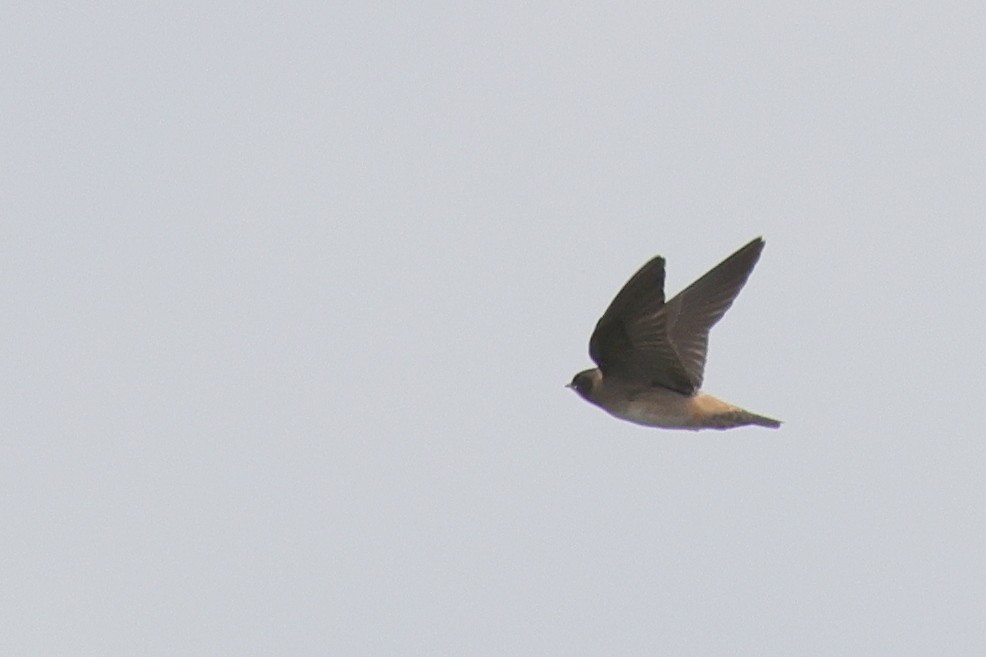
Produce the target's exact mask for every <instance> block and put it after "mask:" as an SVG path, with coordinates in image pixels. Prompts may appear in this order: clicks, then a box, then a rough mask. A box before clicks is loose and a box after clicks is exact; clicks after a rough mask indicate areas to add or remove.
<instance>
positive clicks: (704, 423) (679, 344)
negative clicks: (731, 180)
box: [568, 237, 781, 431]
mask: <svg viewBox="0 0 986 657" xmlns="http://www.w3.org/2000/svg"><path fill="white" fill-rule="evenodd" d="M763 247H764V241H763V238H760V237H758V238H756V239H755V240H753V241H752V242H750V243H749V244H747V245H746V246H744V247H743V248H741V249H740V250H738V251H737V252H736V253H734V254H733V255H731V256H729V257H728V258H726V259H725V260H723V261H722V262H720V263H719V264H718V265H716V266H715V267H714V268H713V269H712V270H711V271H709V272H708V273H707V274H705V275H704V276H702V277H701V278H699V279H698V280H697V281H695V282H694V283H692V284H691V285H689V286H688V287H686V288H685V289H684V290H682V291H681V292H679V293H678V295H677V296H676V297H674V298H673V299H671V301H668V302H667V303H665V302H664V258H662V257H661V256H657V257H655V258H653V259H652V260H651V261H650V262H648V263H647V264H645V265H644V266H643V267H641V268H640V270H639V271H638V272H637V273H636V274H634V275H633V277H632V278H631V279H630V280H629V281H627V283H626V285H624V286H623V289H621V290H620V292H619V294H617V295H616V298H615V299H613V302H612V303H610V304H609V308H607V309H606V312H605V313H604V314H603V316H602V318H601V319H600V320H599V322H597V323H596V329H595V331H593V332H592V337H591V338H590V339H589V355H590V356H591V357H592V360H593V361H595V363H596V365H598V366H599V367H597V368H594V369H590V370H585V371H582V372H579V373H578V374H576V375H575V378H573V379H572V382H571V383H570V384H568V387H569V388H573V389H574V390H575V391H576V392H577V393H579V395H581V396H582V398H583V399H585V400H586V401H588V402H590V403H592V404H595V405H596V406H599V407H600V408H602V409H603V410H604V411H606V412H607V413H609V414H611V415H614V416H616V417H618V418H620V419H623V420H628V421H630V422H635V423H636V424H642V425H644V426H649V427H661V428H664V429H689V430H692V431H697V430H699V429H732V428H733V427H741V426H745V425H748V424H754V425H758V426H761V427H770V428H772V429H776V428H777V427H779V426H781V423H780V422H779V421H778V420H774V419H772V418H769V417H765V416H763V415H757V414H756V413H751V412H750V411H747V410H745V409H742V408H740V407H739V406H734V405H733V404H730V403H728V402H725V401H723V400H721V399H717V398H715V397H713V396H712V395H710V394H707V393H705V392H702V390H701V387H702V376H703V371H704V370H705V353H706V350H707V349H708V344H709V329H711V328H712V327H713V326H714V325H715V324H716V322H718V321H719V320H720V319H722V316H723V315H724V314H726V311H727V310H728V309H729V307H730V306H731V305H733V300H734V299H735V298H736V295H737V294H739V291H740V290H741V289H742V288H743V285H744V284H745V283H746V279H747V278H748V277H749V275H750V272H751V271H753V267H754V265H756V264H757V260H759V259H760V252H761V251H762V250H763Z"/></svg>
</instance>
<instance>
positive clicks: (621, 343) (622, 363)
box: [589, 256, 697, 395]
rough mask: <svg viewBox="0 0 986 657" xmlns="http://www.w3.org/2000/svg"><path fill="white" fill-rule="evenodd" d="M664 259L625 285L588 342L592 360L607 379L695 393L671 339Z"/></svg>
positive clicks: (652, 261) (651, 264)
mask: <svg viewBox="0 0 986 657" xmlns="http://www.w3.org/2000/svg"><path fill="white" fill-rule="evenodd" d="M663 308H664V258H662V257H660V256H658V257H656V258H654V259H652V260H651V261H650V262H648V263H647V264H645V265H644V266H643V267H641V268H640V270H639V271H637V273H636V274H634V275H633V277H632V278H630V280H629V281H627V283H626V285H624V286H623V289H621V290H620V292H619V294H617V295H616V298H615V299H613V302H612V303H610V304H609V308H607V309H606V312H605V313H604V314H603V316H602V318H601V319H600V320H599V322H598V323H596V329H595V331H593V333H592V338H590V340H589V355H590V356H591V357H592V360H594V361H595V362H596V364H597V365H599V369H600V370H602V372H603V375H604V376H615V377H618V378H621V379H624V380H625V381H632V382H639V383H640V384H641V385H660V386H664V387H666V388H671V389H672V390H677V391H679V392H681V393H682V394H686V395H688V394H691V393H693V392H694V391H695V390H696V389H697V386H695V385H693V384H692V382H691V380H690V378H689V376H688V373H687V371H686V370H685V368H684V366H683V365H682V364H681V361H680V360H679V358H678V355H677V353H676V352H675V347H674V345H673V344H672V342H671V341H670V340H669V339H668V336H669V331H668V322H667V318H668V315H667V314H666V313H664V312H662V309H663Z"/></svg>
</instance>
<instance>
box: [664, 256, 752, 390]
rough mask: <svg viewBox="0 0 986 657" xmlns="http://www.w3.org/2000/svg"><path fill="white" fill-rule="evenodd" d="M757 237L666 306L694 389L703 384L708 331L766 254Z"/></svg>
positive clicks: (670, 329) (677, 349) (667, 320)
mask: <svg viewBox="0 0 986 657" xmlns="http://www.w3.org/2000/svg"><path fill="white" fill-rule="evenodd" d="M763 247H764V241H763V238H760V237H758V238H757V239H755V240H753V241H752V242H750V243H749V244H747V245H746V246H744V247H743V248H741V249H740V250H739V251H737V252H736V253H734V254H733V255H731V256H729V257H728V258H726V259H725V260H723V261H722V262H720V263H719V264H718V265H716V266H715V267H714V268H713V269H712V270H711V271H709V273H707V274H705V275H704V276H702V278H700V279H698V280H697V281H695V282H694V283H692V284H691V285H689V286H688V287H686V288H685V289H684V290H682V291H681V292H679V293H678V295H677V296H675V298H673V299H671V301H669V302H668V303H667V304H665V306H664V309H663V312H662V315H664V316H665V323H666V325H667V329H668V333H669V335H670V337H671V342H672V343H673V345H674V350H675V352H676V353H677V355H678V358H679V359H680V362H681V364H682V365H683V366H684V368H685V371H686V372H687V373H688V379H689V380H690V381H691V382H692V384H693V385H694V386H695V388H699V387H701V385H702V375H703V372H704V370H705V354H706V351H707V349H708V346H709V329H711V328H712V327H713V326H714V325H715V323H716V322H718V321H719V320H720V319H722V316H723V315H724V314H726V311H727V310H729V307H730V306H731V305H733V300H734V299H735V298H736V295H737V294H739V291H740V290H741V289H743V285H744V284H745V283H746V279H747V278H748V277H749V276H750V272H751V271H753V267H754V265H756V264H757V260H759V259H760V252H761V251H763Z"/></svg>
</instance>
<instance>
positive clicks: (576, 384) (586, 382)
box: [565, 369, 602, 399]
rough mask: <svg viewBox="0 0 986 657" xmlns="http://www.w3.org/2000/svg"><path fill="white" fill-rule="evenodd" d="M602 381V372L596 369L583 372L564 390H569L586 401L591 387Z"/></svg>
mask: <svg viewBox="0 0 986 657" xmlns="http://www.w3.org/2000/svg"><path fill="white" fill-rule="evenodd" d="M601 379H602V372H600V371H599V370H598V369H592V370H583V371H582V372H579V373H578V374H576V375H575V377H574V378H573V379H572V382H571V383H569V384H568V385H567V386H565V387H566V388H571V389H572V390H574V391H575V392H577V393H579V395H581V396H582V397H584V398H586V399H588V398H589V393H591V392H592V389H593V387H595V386H596V384H597V383H598V382H599V381H600V380H601Z"/></svg>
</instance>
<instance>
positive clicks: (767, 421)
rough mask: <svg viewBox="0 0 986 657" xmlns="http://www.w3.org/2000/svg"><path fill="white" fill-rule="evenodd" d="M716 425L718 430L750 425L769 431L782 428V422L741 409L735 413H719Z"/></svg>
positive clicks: (716, 417)
mask: <svg viewBox="0 0 986 657" xmlns="http://www.w3.org/2000/svg"><path fill="white" fill-rule="evenodd" d="M715 423H716V426H715V428H716V429H732V428H733V427H743V426H747V425H750V424H754V425H756V426H758V427H767V428H768V429H777V428H779V427H780V426H781V421H780V420H775V419H774V418H771V417H767V416H765V415H757V414H756V413H751V412H750V411H744V410H743V409H741V408H738V409H736V410H735V411H727V412H725V413H719V414H718V415H716V416H715Z"/></svg>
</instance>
